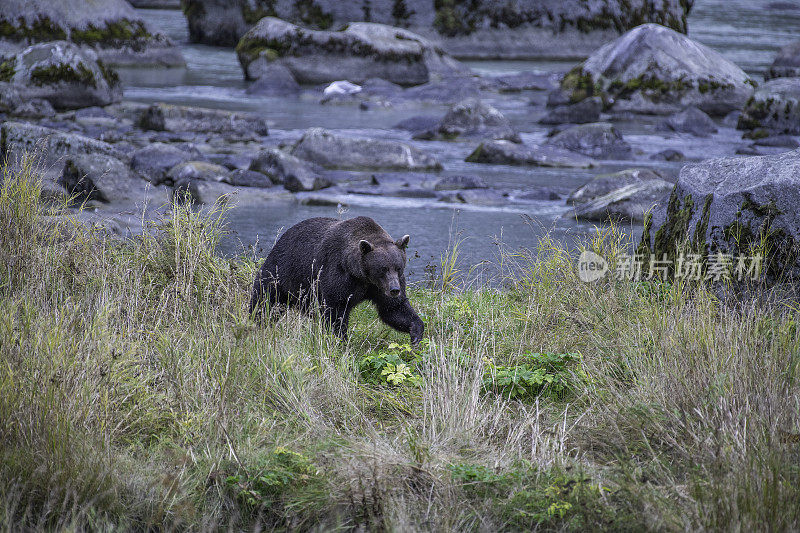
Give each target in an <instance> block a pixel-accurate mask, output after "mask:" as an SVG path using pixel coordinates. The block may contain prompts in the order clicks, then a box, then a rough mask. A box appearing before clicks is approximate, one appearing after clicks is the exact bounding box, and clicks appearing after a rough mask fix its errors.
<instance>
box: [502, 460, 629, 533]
mask: <svg viewBox="0 0 800 533" xmlns="http://www.w3.org/2000/svg"><path fill="white" fill-rule="evenodd" d="M544 481H545V484H541V483H540V484H538V485H534V486H526V487H524V488H522V490H518V491H517V492H515V493H514V495H513V496H512V497H511V499H510V500H509V501H508V502H507V503H506V504H505V505H504V507H503V515H504V516H505V518H506V519H507V520H508V521H509V523H510V524H512V529H529V528H533V529H538V528H541V527H543V528H545V529H550V528H557V529H559V530H576V529H577V530H580V529H582V528H586V527H595V528H599V529H603V528H602V527H600V526H601V525H602V524H611V523H614V516H613V513H612V511H611V509H609V508H608V506H606V505H604V503H603V500H602V494H603V492H607V491H608V489H607V488H605V487H603V486H601V485H597V484H594V483H592V480H591V479H590V478H589V477H587V476H584V475H580V474H574V475H569V474H565V475H556V476H554V477H552V478H550V479H549V480H547V479H545V480H544ZM615 525H618V524H615ZM612 529H613V528H612Z"/></svg>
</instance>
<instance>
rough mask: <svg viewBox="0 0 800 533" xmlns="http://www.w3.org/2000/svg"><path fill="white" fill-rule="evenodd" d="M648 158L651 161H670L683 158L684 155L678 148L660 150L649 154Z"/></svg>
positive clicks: (677, 160)
mask: <svg viewBox="0 0 800 533" xmlns="http://www.w3.org/2000/svg"><path fill="white" fill-rule="evenodd" d="M650 159H652V160H653V161H672V162H679V161H683V160H684V156H683V154H682V153H681V152H679V151H678V150H672V149H667V150H661V151H660V152H657V153H655V154H653V155H651V156H650Z"/></svg>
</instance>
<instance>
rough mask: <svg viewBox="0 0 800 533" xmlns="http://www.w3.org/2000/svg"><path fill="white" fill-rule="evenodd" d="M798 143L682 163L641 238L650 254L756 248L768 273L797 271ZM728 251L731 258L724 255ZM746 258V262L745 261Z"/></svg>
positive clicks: (734, 255) (734, 259)
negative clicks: (777, 150) (787, 148)
mask: <svg viewBox="0 0 800 533" xmlns="http://www.w3.org/2000/svg"><path fill="white" fill-rule="evenodd" d="M798 176H800V150H794V151H791V152H784V153H782V154H778V155H768V156H754V157H723V158H718V159H709V160H706V161H703V162H701V163H696V164H689V165H686V166H684V167H683V169H682V170H681V173H680V177H679V178H678V183H677V185H676V187H675V190H674V192H673V193H672V196H671V197H670V200H669V204H668V206H667V208H666V212H665V213H663V214H661V216H660V217H658V218H660V219H662V220H664V222H663V223H661V224H655V225H654V226H653V228H658V231H657V232H655V235H652V233H651V232H650V231H649V229H650V228H646V230H648V231H645V234H644V237H643V241H642V245H643V246H644V247H646V248H648V249H649V250H647V251H649V252H650V253H654V254H655V255H656V256H657V257H662V255H663V254H666V255H667V257H668V258H671V259H672V260H676V258H677V256H678V255H679V250H686V249H685V248H683V247H682V245H681V243H684V242H686V243H688V244H689V246H690V248H689V249H688V251H687V253H689V252H695V253H699V254H702V255H704V256H706V258H707V259H708V256H709V255H711V256H716V257H719V255H718V254H720V253H721V254H729V255H728V256H727V257H728V258H729V260H731V259H732V264H731V266H732V267H733V266H734V265H736V263H737V258H738V256H739V255H744V256H755V255H759V254H760V255H761V257H762V259H763V267H764V269H765V274H766V275H767V277H768V279H771V280H776V279H778V278H779V277H780V276H781V275H790V276H794V277H795V279H796V277H797V275H798V274H800V260H799V258H800V211H798V209H797V206H798V205H800V180H799V179H798ZM731 256H732V258H731ZM747 264H748V265H749V264H750V263H749V262H748V263H747Z"/></svg>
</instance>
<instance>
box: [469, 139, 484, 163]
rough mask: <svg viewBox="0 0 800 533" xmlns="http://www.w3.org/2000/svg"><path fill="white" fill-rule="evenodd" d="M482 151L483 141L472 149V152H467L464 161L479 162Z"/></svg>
mask: <svg viewBox="0 0 800 533" xmlns="http://www.w3.org/2000/svg"><path fill="white" fill-rule="evenodd" d="M482 152H483V143H481V144H479V145H478V147H477V148H475V150H473V151H472V153H471V154H469V155H468V156H467V158H466V159H465V160H464V161H465V162H467V163H480V162H481V153H482Z"/></svg>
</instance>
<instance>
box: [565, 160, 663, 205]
mask: <svg viewBox="0 0 800 533" xmlns="http://www.w3.org/2000/svg"><path fill="white" fill-rule="evenodd" d="M653 180H659V181H664V179H663V178H662V177H661V175H660V174H658V173H657V172H654V171H652V170H649V169H646V168H630V169H627V170H622V171H620V172H615V173H613V174H605V175H601V176H597V177H595V178H592V179H591V180H590V181H589V182H588V183H586V184H585V185H583V186H582V187H579V188H578V189H576V190H575V191H573V192H572V194H570V195H569V196H568V197H567V203H568V204H583V203H586V202H590V201H592V200H594V199H595V198H598V197H600V196H604V195H606V194H608V193H610V192H613V191H615V190H617V189H621V188H622V187H626V186H628V185H632V184H636V183H644V182H645V181H653Z"/></svg>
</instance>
